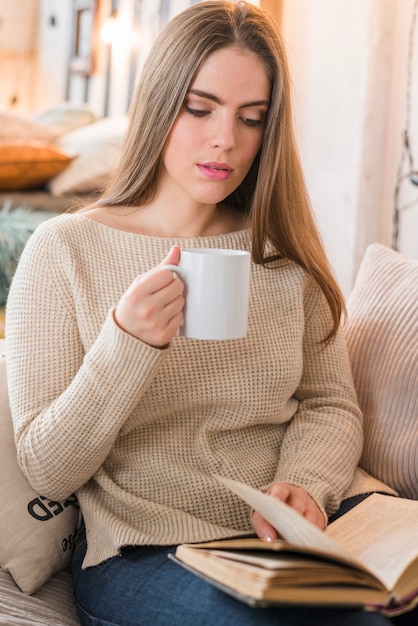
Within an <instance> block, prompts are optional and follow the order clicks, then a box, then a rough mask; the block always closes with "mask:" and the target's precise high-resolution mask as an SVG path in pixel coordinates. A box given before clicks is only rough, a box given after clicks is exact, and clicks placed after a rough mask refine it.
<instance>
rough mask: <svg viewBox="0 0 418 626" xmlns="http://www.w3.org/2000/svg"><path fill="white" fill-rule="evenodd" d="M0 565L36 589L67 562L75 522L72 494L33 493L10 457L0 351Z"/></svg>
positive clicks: (9, 427)
mask: <svg viewBox="0 0 418 626" xmlns="http://www.w3.org/2000/svg"><path fill="white" fill-rule="evenodd" d="M0 501H1V503H2V506H1V508H0V566H1V567H2V568H3V569H4V570H6V571H8V572H10V574H11V575H12V577H13V579H14V580H15V582H16V584H17V585H18V586H19V587H20V589H21V590H22V591H24V592H25V593H28V594H31V593H34V592H35V591H37V590H38V589H39V588H40V587H41V586H42V585H43V584H44V583H45V582H46V581H47V580H48V579H49V578H50V576H51V575H52V574H54V573H55V572H59V571H60V570H62V569H64V568H66V567H68V566H69V564H70V562H71V552H72V548H73V542H74V534H75V530H76V527H77V524H78V507H77V505H76V501H75V498H74V497H73V498H70V499H69V500H67V501H66V502H63V503H60V502H53V501H51V500H50V499H49V498H47V497H44V496H42V495H39V494H37V493H36V492H35V491H34V490H33V489H32V487H31V486H30V485H29V483H28V481H27V480H26V478H25V477H24V475H23V473H22V472H21V470H20V468H19V465H18V463H17V459H16V447H15V442H14V436H13V428H12V420H11V416H10V411H9V403H8V395H7V385H6V357H5V356H4V355H1V356H0Z"/></svg>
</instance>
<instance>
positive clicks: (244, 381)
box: [6, 214, 362, 567]
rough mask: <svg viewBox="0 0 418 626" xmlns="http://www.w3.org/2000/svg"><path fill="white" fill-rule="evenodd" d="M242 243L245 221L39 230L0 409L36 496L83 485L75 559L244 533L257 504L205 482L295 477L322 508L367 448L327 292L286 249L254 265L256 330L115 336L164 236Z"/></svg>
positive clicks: (9, 335)
mask: <svg viewBox="0 0 418 626" xmlns="http://www.w3.org/2000/svg"><path fill="white" fill-rule="evenodd" d="M174 244H178V245H179V246H180V248H191V247H209V248H232V249H242V250H249V249H250V245H251V237H250V231H249V230H243V231H239V232H234V233H228V234H223V235H217V236H210V237H200V238H187V239H186V238H183V239H172V238H158V237H151V236H145V235H140V234H134V233H129V232H125V231H121V230H117V229H114V228H110V227H109V226H105V225H103V224H100V223H98V222H95V221H93V220H91V219H90V218H88V217H87V216H85V215H83V214H73V215H61V216H59V217H57V218H52V219H49V220H48V221H46V222H44V223H43V224H41V226H39V227H38V228H37V230H36V231H35V233H34V235H33V236H32V237H31V238H30V240H29V242H28V244H27V245H26V248H25V250H24V252H23V254H22V257H21V260H20V263H19V266H18V269H17V272H16V274H15V277H14V280H13V283H12V286H11V290H10V295H9V300H8V305H7V326H6V343H7V354H8V382H9V394H10V404H11V409H12V415H13V422H14V428H15V435H16V446H17V453H18V459H19V463H20V466H21V467H22V470H23V471H24V473H25V475H26V476H27V478H28V480H29V482H30V483H31V484H32V486H33V487H34V488H35V489H36V491H37V492H39V493H41V494H44V495H46V496H48V497H50V498H53V499H55V500H62V499H64V498H66V497H68V496H69V495H70V494H72V493H73V492H75V493H76V494H77V496H78V499H79V502H80V506H81V510H82V513H83V516H84V519H85V523H86V528H87V539H88V551H87V555H86V558H85V561H84V567H86V566H90V565H95V564H97V563H99V562H101V561H103V560H105V559H107V558H109V557H112V556H114V555H117V554H118V553H120V548H121V546H125V545H142V544H152V545H171V544H178V543H182V542H195V541H205V540H210V539H219V538H224V537H232V536H242V535H246V534H250V533H252V532H253V529H252V525H251V515H250V510H249V507H248V506H247V505H246V504H245V503H243V502H242V501H241V500H240V499H239V498H237V497H236V496H235V495H232V494H231V493H230V492H228V491H227V490H226V489H225V488H224V487H223V486H222V485H220V484H219V483H218V482H217V481H216V480H215V479H214V478H213V474H219V475H224V476H227V477H231V478H234V479H236V480H240V481H242V482H245V483H248V484H250V485H252V486H255V487H258V488H261V489H263V488H266V486H268V485H269V484H270V483H271V482H272V481H275V480H282V481H287V482H290V483H293V484H295V485H299V486H302V487H304V488H305V489H306V490H307V491H308V492H309V493H310V494H311V495H312V497H313V498H314V499H315V500H316V502H317V503H318V505H319V506H320V507H321V508H322V510H323V511H324V512H325V513H326V514H330V513H332V512H333V511H335V510H336V509H337V507H338V505H339V502H340V500H341V498H342V495H343V493H344V491H345V490H346V489H347V487H348V486H349V484H350V482H351V480H352V478H353V473H354V470H355V467H356V464H357V462H358V459H359V456H360V453H361V445H362V425H361V422H362V417H361V413H360V410H359V408H358V404H357V400H356V396H355V392H354V388H353V383H352V377H351V370H350V364H349V361H348V357H347V351H346V347H345V342H344V338H343V336H342V333H341V332H340V333H339V335H338V337H337V338H336V340H335V341H333V342H332V343H330V344H328V345H326V346H324V344H321V341H322V340H323V339H324V338H325V337H326V336H327V334H328V332H329V330H330V323H331V322H330V314H329V310H328V307H327V305H326V303H325V300H324V297H323V295H322V293H321V292H320V290H319V289H318V287H317V286H316V285H315V284H314V283H313V281H312V280H311V279H309V278H308V277H307V275H306V273H305V272H304V271H303V270H302V269H301V268H300V267H298V266H297V265H296V264H294V263H293V262H290V261H289V260H286V259H283V260H280V261H278V262H276V263H275V264H274V267H270V268H266V267H263V266H261V265H256V264H252V268H251V295H250V312H249V327H248V335H247V337H245V338H243V339H237V340H232V341H202V340H194V339H188V338H184V337H182V336H180V335H176V336H175V337H174V338H173V340H172V342H171V343H170V345H169V346H168V347H167V348H166V349H158V348H155V347H152V346H150V345H147V344H145V343H143V342H141V341H140V340H138V339H136V338H134V337H133V336H131V335H129V334H128V333H126V332H124V331H123V330H122V329H121V328H120V327H119V326H118V325H117V324H116V323H115V321H114V317H113V311H114V307H115V306H116V304H117V303H118V301H119V299H120V297H121V295H122V294H123V293H124V291H125V290H126V289H127V288H128V287H129V285H130V284H131V283H132V281H133V280H134V279H135V277H137V276H138V275H140V274H142V273H143V272H146V271H148V270H150V269H151V268H153V267H155V266H156V265H158V264H159V263H161V261H162V260H163V259H164V258H165V256H166V255H167V254H168V252H169V250H170V248H171V247H172V245H174Z"/></svg>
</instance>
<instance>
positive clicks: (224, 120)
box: [211, 115, 236, 150]
mask: <svg viewBox="0 0 418 626" xmlns="http://www.w3.org/2000/svg"><path fill="white" fill-rule="evenodd" d="M235 145H236V129H235V120H233V119H231V118H230V117H229V116H228V115H220V116H219V117H218V118H217V119H216V120H214V124H213V129H212V136H211V146H212V147H213V148H222V150H231V149H232V148H234V147H235Z"/></svg>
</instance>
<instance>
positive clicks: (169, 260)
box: [158, 246, 181, 267]
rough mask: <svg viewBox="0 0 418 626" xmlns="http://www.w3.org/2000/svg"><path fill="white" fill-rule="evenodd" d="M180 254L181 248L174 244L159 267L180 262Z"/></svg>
mask: <svg viewBox="0 0 418 626" xmlns="http://www.w3.org/2000/svg"><path fill="white" fill-rule="evenodd" d="M180 254H181V253H180V248H179V247H178V246H173V247H172V248H171V250H170V252H169V253H168V254H167V256H166V257H165V259H164V260H163V261H161V263H160V264H159V266H158V267H163V266H164V265H178V264H179V262H180Z"/></svg>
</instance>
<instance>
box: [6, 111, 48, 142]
mask: <svg viewBox="0 0 418 626" xmlns="http://www.w3.org/2000/svg"><path fill="white" fill-rule="evenodd" d="M56 138H57V132H56V131H55V130H54V129H53V128H49V127H48V126H45V125H44V124H40V123H38V122H37V121H35V120H29V119H26V118H24V117H22V116H20V115H15V114H14V113H1V112H0V141H10V140H16V139H20V140H22V141H30V140H38V141H45V142H54V141H55V139H56Z"/></svg>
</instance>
